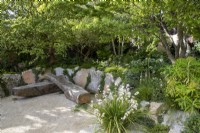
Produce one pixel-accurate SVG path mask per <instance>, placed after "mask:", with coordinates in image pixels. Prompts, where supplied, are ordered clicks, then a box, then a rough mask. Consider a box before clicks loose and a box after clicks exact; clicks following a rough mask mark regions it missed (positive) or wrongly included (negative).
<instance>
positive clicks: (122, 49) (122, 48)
mask: <svg viewBox="0 0 200 133" xmlns="http://www.w3.org/2000/svg"><path fill="white" fill-rule="evenodd" d="M123 51H124V36H122V46H121V56H123Z"/></svg>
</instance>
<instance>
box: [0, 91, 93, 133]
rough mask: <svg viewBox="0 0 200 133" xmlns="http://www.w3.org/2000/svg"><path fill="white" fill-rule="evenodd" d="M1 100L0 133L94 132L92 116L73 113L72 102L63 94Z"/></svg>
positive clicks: (81, 112)
mask: <svg viewBox="0 0 200 133" xmlns="http://www.w3.org/2000/svg"><path fill="white" fill-rule="evenodd" d="M13 98H14V97H13V96H10V97H7V98H3V99H1V101H0V133H93V132H94V130H95V126H94V125H95V117H94V116H93V115H91V114H89V113H87V112H85V111H79V112H73V111H72V109H73V108H74V106H75V105H76V104H75V103H73V102H71V101H69V100H67V99H66V98H65V96H64V95H63V94H59V93H53V94H48V95H43V96H39V97H33V98H21V99H17V100H13Z"/></svg>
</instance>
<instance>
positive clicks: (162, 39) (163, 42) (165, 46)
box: [161, 33, 175, 64]
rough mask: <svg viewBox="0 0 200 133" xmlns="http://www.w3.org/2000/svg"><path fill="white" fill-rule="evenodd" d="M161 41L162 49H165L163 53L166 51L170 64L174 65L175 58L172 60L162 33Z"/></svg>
mask: <svg viewBox="0 0 200 133" xmlns="http://www.w3.org/2000/svg"><path fill="white" fill-rule="evenodd" d="M161 41H162V45H163V47H164V48H165V51H166V54H167V56H168V58H169V60H170V61H171V62H172V64H174V63H175V58H174V56H173V55H172V53H171V51H170V48H169V46H168V43H167V40H166V37H165V36H164V35H162V33H161Z"/></svg>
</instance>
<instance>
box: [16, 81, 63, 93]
mask: <svg viewBox="0 0 200 133" xmlns="http://www.w3.org/2000/svg"><path fill="white" fill-rule="evenodd" d="M58 91H60V89H59V88H58V87H57V86H56V85H55V84H54V83H51V82H49V81H44V82H40V83H34V84H29V85H25V86H19V87H14V88H13V89H12V93H13V95H15V96H21V97H33V96H40V95H44V94H49V93H53V92H58Z"/></svg>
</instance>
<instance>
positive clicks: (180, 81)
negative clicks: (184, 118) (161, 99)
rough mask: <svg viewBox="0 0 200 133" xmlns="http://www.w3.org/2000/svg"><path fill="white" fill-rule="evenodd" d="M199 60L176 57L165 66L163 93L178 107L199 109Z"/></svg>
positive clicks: (194, 110)
mask: <svg viewBox="0 0 200 133" xmlns="http://www.w3.org/2000/svg"><path fill="white" fill-rule="evenodd" d="M199 68H200V62H199V61H198V60H196V59H195V58H192V57H189V58H186V59H178V60H177V61H176V63H175V64H174V65H171V66H168V67H167V68H165V71H164V74H165V79H166V81H167V87H166V91H165V94H166V96H167V97H168V98H169V99H171V101H172V102H173V104H174V105H175V106H177V107H178V108H180V109H182V110H184V111H189V112H196V111H197V112H199V111H200V77H199V75H200V69H199Z"/></svg>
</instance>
